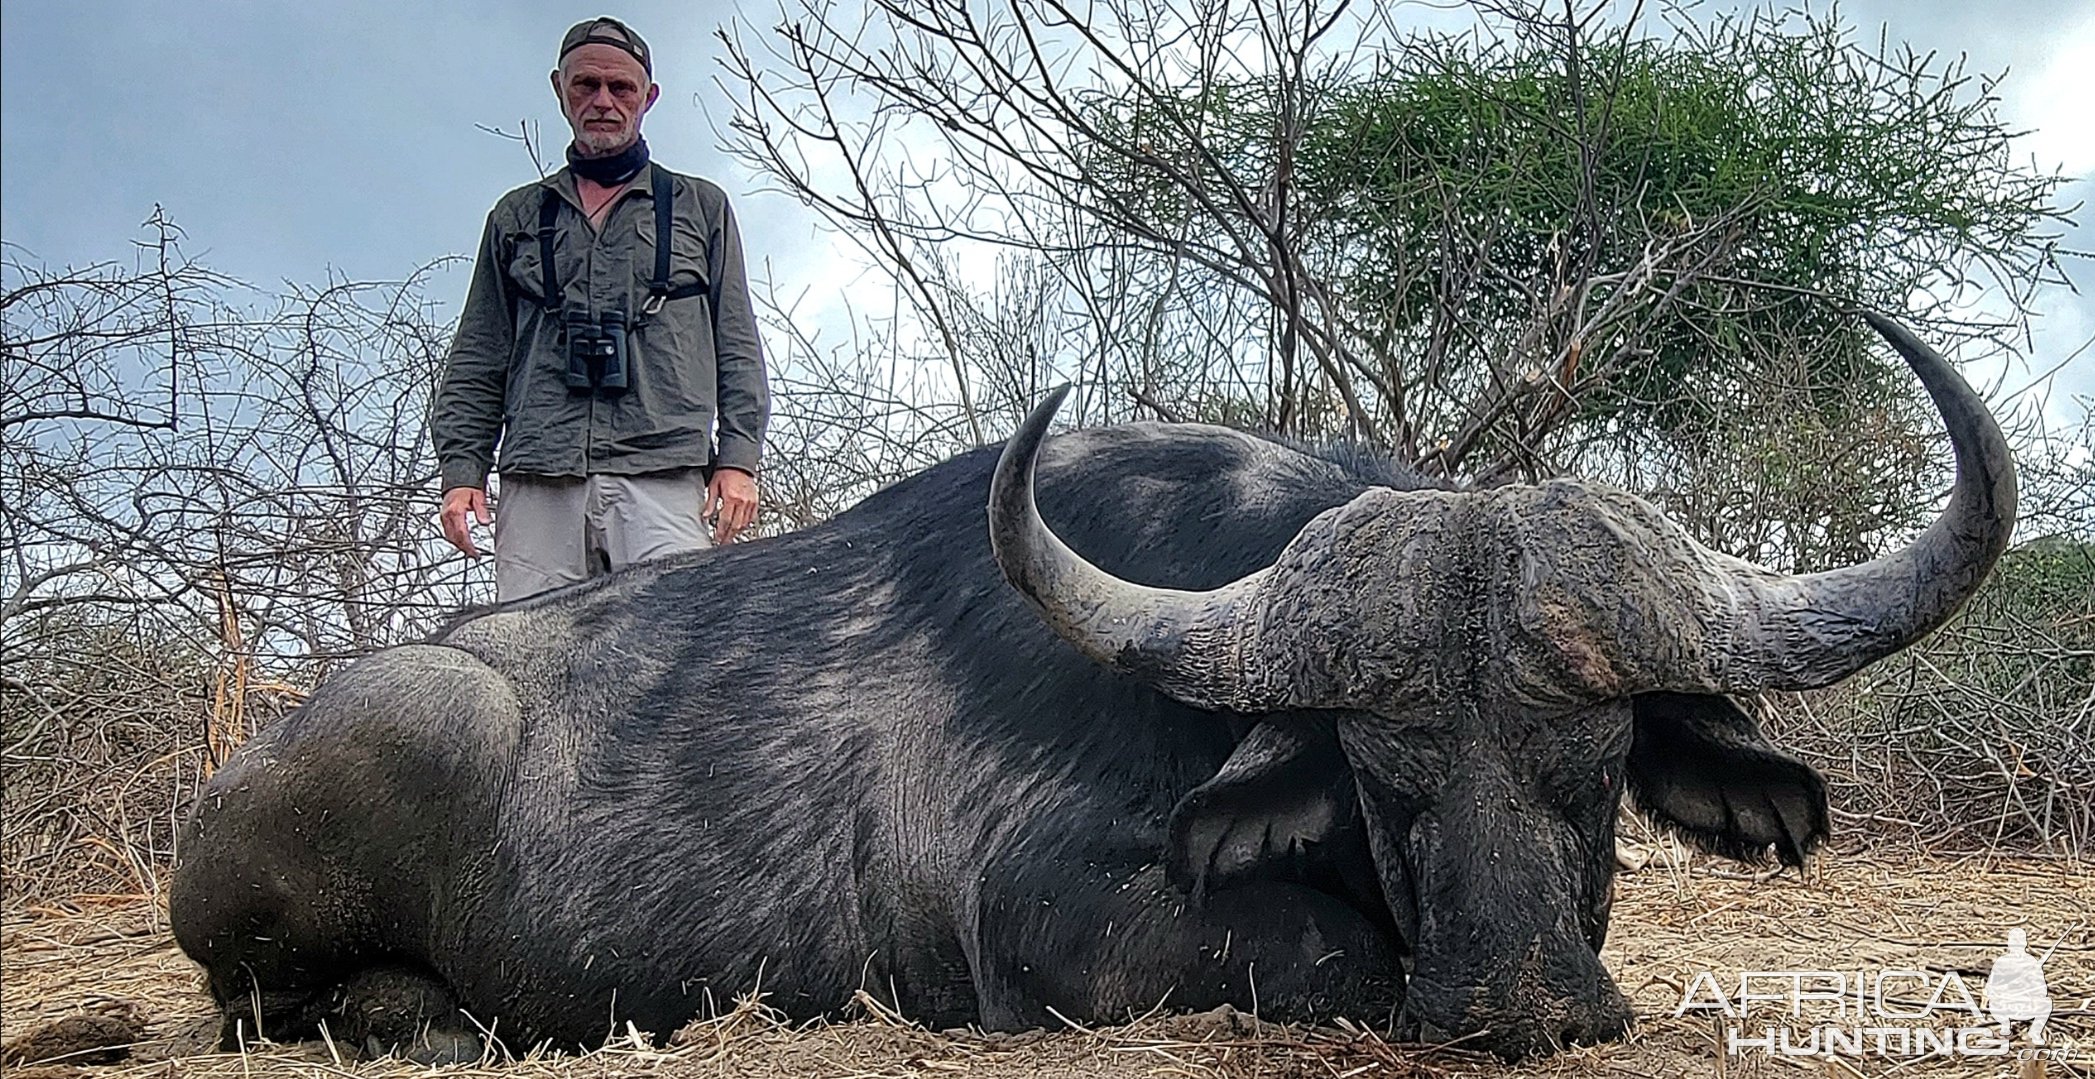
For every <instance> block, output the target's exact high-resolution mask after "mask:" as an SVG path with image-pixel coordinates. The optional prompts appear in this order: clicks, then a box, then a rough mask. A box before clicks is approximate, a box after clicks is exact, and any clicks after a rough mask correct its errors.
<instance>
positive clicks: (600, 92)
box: [553, 45, 661, 157]
mask: <svg viewBox="0 0 2095 1079" xmlns="http://www.w3.org/2000/svg"><path fill="white" fill-rule="evenodd" d="M553 90H554V92H555V93H557V94H559V95H560V111H561V112H562V113H563V114H564V115H566V117H567V126H569V127H571V128H573V129H574V132H575V147H576V149H578V150H579V151H580V152H581V153H582V155H583V156H584V157H602V156H604V155H606V154H615V153H617V152H619V151H620V150H623V149H625V148H626V147H628V146H631V145H632V144H633V140H634V139H636V138H639V137H640V117H641V116H642V115H644V114H645V113H646V112H647V110H648V108H649V106H651V105H653V104H654V103H655V98H656V96H658V95H659V94H660V93H661V88H660V87H657V86H656V85H655V84H654V83H653V82H651V81H649V79H648V77H647V71H646V69H645V68H642V67H641V66H640V61H638V60H635V59H633V58H632V57H631V56H629V55H627V54H626V53H624V52H622V51H620V50H619V49H617V48H615V47H613V46H610V45H584V46H582V47H581V48H579V49H576V50H575V51H573V52H571V53H568V54H567V57H566V59H564V60H563V61H561V64H560V68H559V70H557V71H555V72H553Z"/></svg>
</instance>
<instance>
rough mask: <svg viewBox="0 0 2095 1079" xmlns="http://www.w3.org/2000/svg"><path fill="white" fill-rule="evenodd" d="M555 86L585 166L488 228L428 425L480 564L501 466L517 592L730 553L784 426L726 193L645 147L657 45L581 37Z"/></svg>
mask: <svg viewBox="0 0 2095 1079" xmlns="http://www.w3.org/2000/svg"><path fill="white" fill-rule="evenodd" d="M553 90H554V92H555V93H556V94H557V95H558V96H559V98H560V107H561V111H562V113H563V114H564V115H565V116H566V117H567V122H568V126H569V127H571V128H572V129H573V130H574V142H573V144H572V145H570V146H569V147H568V151H567V161H568V167H567V168H564V169H561V170H560V171H559V172H556V173H554V174H553V175H551V176H549V177H547V178H545V179H544V180H542V181H540V182H538V183H535V184H529V185H526V186H524V187H520V188H518V189H516V190H515V191H511V192H510V193H509V194H507V195H504V196H503V197H502V199H501V201H500V202H498V203H496V204H495V208H494V210H493V212H491V213H490V214H489V215H488V219H487V228H486V231H485V232H484V233H483V234H482V236H481V241H480V253H479V258H478V262H477V263H476V265H475V266H474V269H473V280H472V285H471V288H470V289H469V291H468V293H467V295H466V306H465V311H464V312H463V314H462V315H461V316H460V318H459V324H458V336H457V337H456V338H455V339H454V340H453V341H452V344H451V356H450V364H449V368H448V370H447V371H446V373H445V375H444V381H443V385H442V386H441V387H440V388H439V389H438V391H437V397H436V406H435V414H434V416H433V417H432V419H431V424H430V426H431V429H432V431H433V433H434V436H435V441H436V454H437V462H438V464H439V466H440V468H441V470H442V477H443V485H444V507H443V513H442V524H443V530H444V538H446V539H448V540H450V541H451V543H452V545H454V546H456V547H457V548H458V549H459V550H461V551H464V552H465V553H466V554H467V555H468V556H470V557H475V558H477V557H479V556H480V550H479V547H478V546H477V545H476V544H475V543H474V541H473V536H472V532H471V524H470V522H469V518H470V519H472V520H477V521H479V522H480V523H482V524H485V523H487V522H488V520H489V513H488V502H487V475H488V471H489V469H490V468H494V467H499V469H500V471H501V473H502V487H501V500H500V510H501V512H500V514H499V515H496V517H495V543H494V548H495V596H496V598H497V599H498V600H512V599H520V598H522V597H524V596H528V595H532V594H534V593H537V592H542V591H545V590H546V589H549V588H556V587H559V586H561V585H564V584H570V583H573V582H576V581H580V580H584V579H586V578H588V577H592V576H596V575H598V574H602V573H607V572H609V571H611V570H615V569H618V568H620V567H623V566H627V565H630V564H632V563H634V562H639V561H643V560H646V559H650V558H657V557H660V556H663V555H667V554H672V553H675V552H678V551H688V550H696V549H699V548H703V547H707V546H710V545H711V544H712V543H716V542H717V543H727V542H730V541H732V540H733V539H734V538H735V536H736V534H737V533H740V532H741V531H742V530H743V529H744V528H747V527H748V526H749V524H750V523H751V522H752V521H753V520H754V519H755V517H756V506H757V487H756V474H757V461H758V456H759V452H760V450H761V448H762V445H763V438H764V424H765V422H766V420H767V419H768V418H769V414H770V395H769V391H768V389H767V387H766V384H765V376H764V359H763V353H762V351H761V349H760V347H759V344H758V341H757V332H756V318H755V316H754V315H753V313H752V312H751V310H750V302H749V286H748V283H747V281H746V280H745V279H744V276H743V269H742V241H741V237H740V235H739V234H738V232H737V231H736V228H735V219H734V215H733V213H732V212H731V211H730V210H729V208H728V203H727V196H726V194H725V193H724V192H722V191H721V190H720V188H718V187H716V186H715V185H713V184H711V183H708V182H706V181H704V180H700V179H697V178H695V177H690V176H683V175H679V174H676V173H672V172H670V171H668V170H667V169H664V168H662V167H661V166H660V165H653V164H650V162H649V161H648V152H647V143H646V141H645V140H643V139H642V138H641V137H640V119H641V117H642V116H643V115H645V114H646V113H647V110H648V108H649V107H650V106H652V105H653V104H654V103H655V98H656V97H657V96H658V94H659V93H660V88H659V87H657V86H656V85H655V83H654V64H653V62H652V60H651V59H650V54H649V52H648V47H647V43H646V42H644V41H642V40H641V38H640V35H638V34H636V33H634V32H633V31H632V30H631V29H629V28H628V27H627V26H626V25H625V24H624V23H621V22H619V21H618V20H616V19H611V18H598V19H591V20H589V21H587V22H583V23H578V24H576V26H575V27H574V28H573V29H570V30H569V31H568V32H567V36H566V38H564V39H563V40H562V41H561V44H560V56H559V67H558V68H557V69H556V70H554V72H553ZM716 435H717V439H718V443H717V446H716V445H715V437H716ZM498 440H499V441H500V443H501V458H500V462H499V465H497V462H496V460H495V446H496V443H497V441H498ZM707 521H711V522H712V523H713V525H714V527H713V531H712V535H711V536H710V537H709V536H708V535H707V533H706V528H705V524H706V522H707Z"/></svg>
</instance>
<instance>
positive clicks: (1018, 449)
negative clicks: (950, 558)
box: [989, 382, 1071, 584]
mask: <svg viewBox="0 0 2095 1079" xmlns="http://www.w3.org/2000/svg"><path fill="white" fill-rule="evenodd" d="M1070 388H1071V383H1067V382H1065V383H1063V384H1062V385H1060V386H1057V387H1055V388H1054V389H1052V390H1049V391H1048V393H1047V396H1046V397H1043V398H1041V400H1040V403H1039V404H1037V405H1034V406H1033V411H1031V412H1029V413H1027V414H1026V418H1025V420H1024V421H1022V422H1021V423H1020V424H1019V425H1018V430H1017V431H1015V432H1013V433H1012V435H1011V440H1010V441H1008V442H1006V443H1004V452H1003V455H1002V456H1000V457H998V458H997V468H996V472H995V473H993V474H992V475H991V476H990V481H989V506H990V513H989V523H990V530H989V542H990V548H991V549H992V550H993V551H996V552H998V553H999V554H998V561H999V562H1003V561H1004V559H1003V557H1002V552H1003V551H1004V550H1006V549H1010V547H1011V545H1012V544H1013V543H1014V541H1016V540H1017V539H1018V537H1017V536H1016V535H1015V531H1016V530H1017V529H1019V528H1020V527H1022V526H1023V525H1024V523H1025V522H1027V521H1028V520H1030V519H1032V518H1033V517H1035V516H1037V514H1038V511H1037V510H1035V509H1034V506H1033V466H1034V462H1035V460H1036V459H1037V458H1038V457H1039V455H1040V445H1041V443H1043V442H1045V441H1047V432H1048V425H1049V424H1051V423H1052V422H1054V419H1055V414H1056V413H1057V412H1059V411H1061V409H1062V402H1063V401H1064V400H1066V399H1067V398H1068V397H1069V391H1070ZM1011 569H1012V567H1011V566H1009V565H1006V566H1005V574H1006V576H1009V575H1010V574H1011ZM1013 583H1014V584H1017V583H1019V582H1018V581H1016V580H1014V581H1013Z"/></svg>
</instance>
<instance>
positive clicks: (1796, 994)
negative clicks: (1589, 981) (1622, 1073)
mask: <svg viewBox="0 0 2095 1079" xmlns="http://www.w3.org/2000/svg"><path fill="white" fill-rule="evenodd" d="M2056 947H2057V945H2056V944H2054V945H2053V948H2054V949H2055V948H2056ZM2051 954H2052V953H2051V951H2046V952H2045V953H2044V954H2043V955H2041V956H2040V955H2032V954H2030V950H2029V938H2028V937H2027V935H2026V934H2025V933H2024V932H2023V931H2022V930H2020V929H2012V930H2009V931H2008V934H2007V950H2006V951H2004V952H2002V953H2001V954H2000V955H1998V956H1997V957H1995V958H1994V960H1993V962H1992V967H1991V970H1990V971H1989V972H1988V973H1987V975H1986V979H1985V981H1984V982H1983V983H1979V984H1978V985H1977V986H1976V987H1975V986H1974V985H1973V984H1972V981H1970V980H1967V979H1966V978H1965V977H1964V975H1962V974H1960V973H1958V972H1957V971H1955V970H1918V969H1881V970H1867V969H1857V970H1748V971H1740V972H1738V973H1736V974H1719V973H1717V972H1715V971H1709V970H1705V971H1702V972H1701V973H1699V974H1696V975H1695V976H1694V977H1693V978H1692V979H1691V980H1690V981H1689V982H1688V984H1687V987H1686V988H1685V989H1684V990H1682V991H1681V996H1680V1006H1679V1007H1678V1008H1675V1009H1674V1011H1673V1014H1674V1016H1675V1017H1680V1016H1694V1015H1702V1016H1706V1017H1708V1018H1709V1019H1711V1020H1712V1021H1713V1022H1714V1023H1716V1024H1717V1026H1718V1027H1719V1028H1720V1029H1721V1030H1722V1032H1723V1033H1722V1038H1723V1043H1724V1053H1725V1055H1727V1056H1748V1055H1760V1056H1770V1057H1834V1056H1875V1057H1889V1058H1895V1059H1903V1058H1922V1057H2015V1058H2019V1059H2023V1060H2033V1059H2053V1060H2060V1061H2064V1060H2083V1059H2086V1052H2085V1050H2084V1049H2083V1048H2082V1047H2080V1046H2077V1045H2075V1044H2074V1043H2073V1040H2072V1039H2071V1038H2068V1037H2066V1036H2064V1035H2062V1034H2058V1033H2057V1032H2054V1031H2050V1030H2048V1029H2047V1027H2048V1026H2049V1024H2050V1020H2051V1016H2052V992H2053V989H2054V987H2053V986H2051V985H2049V984H2048V983H2047V981H2046V979H2045V974H2044V964H2045V963H2046V961H2048V960H2049V959H2050V958H2051Z"/></svg>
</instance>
